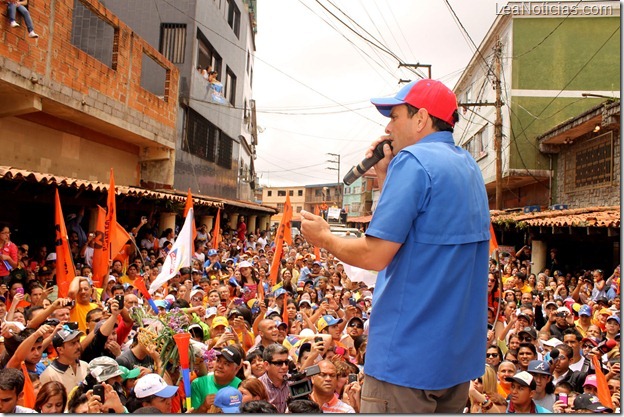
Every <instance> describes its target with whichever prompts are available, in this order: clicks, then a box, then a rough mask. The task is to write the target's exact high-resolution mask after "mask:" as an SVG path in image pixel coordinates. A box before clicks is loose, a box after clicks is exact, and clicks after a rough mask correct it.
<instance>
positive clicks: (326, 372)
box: [310, 360, 359, 413]
mask: <svg viewBox="0 0 624 417" xmlns="http://www.w3.org/2000/svg"><path fill="white" fill-rule="evenodd" d="M318 365H319V367H320V369H321V372H320V373H319V374H318V375H315V376H313V377H312V394H310V399H311V400H312V401H314V402H315V403H317V404H318V405H319V406H320V407H321V410H323V413H355V410H354V409H353V407H351V406H350V405H348V404H347V403H345V402H343V401H341V400H339V399H338V397H337V396H336V388H337V387H338V371H337V370H336V366H335V365H334V364H333V363H331V362H330V361H328V360H322V361H320V362H319V363H318ZM354 384H358V382H357V381H355V382H352V383H351V384H349V386H347V387H345V392H347V393H348V392H349V390H350V389H351V385H354ZM357 397H358V401H359V390H357Z"/></svg>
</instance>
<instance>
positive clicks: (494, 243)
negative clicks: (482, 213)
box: [490, 223, 498, 255]
mask: <svg viewBox="0 0 624 417" xmlns="http://www.w3.org/2000/svg"><path fill="white" fill-rule="evenodd" d="M496 249H498V242H497V241H496V233H494V225H493V224H492V223H490V255H492V252H494V251H495V250H496Z"/></svg>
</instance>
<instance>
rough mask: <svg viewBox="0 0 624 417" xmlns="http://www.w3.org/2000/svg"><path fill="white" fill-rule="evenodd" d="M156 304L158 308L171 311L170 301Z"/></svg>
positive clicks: (155, 301) (156, 302)
mask: <svg viewBox="0 0 624 417" xmlns="http://www.w3.org/2000/svg"><path fill="white" fill-rule="evenodd" d="M154 304H155V305H156V307H160V308H164V309H165V310H167V309H169V301H167V300H154Z"/></svg>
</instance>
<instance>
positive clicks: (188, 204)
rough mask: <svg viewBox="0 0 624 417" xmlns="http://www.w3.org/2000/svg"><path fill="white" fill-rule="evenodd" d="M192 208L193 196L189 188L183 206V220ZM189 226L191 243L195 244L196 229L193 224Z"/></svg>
mask: <svg viewBox="0 0 624 417" xmlns="http://www.w3.org/2000/svg"><path fill="white" fill-rule="evenodd" d="M192 208H193V194H191V189H190V188H189V189H188V194H187V195H186V205H185V206H184V218H185V219H186V213H188V211H189V210H190V209H192ZM191 226H192V229H193V242H195V239H197V227H196V226H195V222H193V223H191ZM193 242H191V243H193ZM191 247H193V246H191Z"/></svg>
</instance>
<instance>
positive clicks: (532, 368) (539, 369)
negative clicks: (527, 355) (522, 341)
mask: <svg viewBox="0 0 624 417" xmlns="http://www.w3.org/2000/svg"><path fill="white" fill-rule="evenodd" d="M527 371H528V372H529V373H531V372H532V373H534V374H543V375H550V365H548V362H546V361H531V362H529V366H528V367H527Z"/></svg>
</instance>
